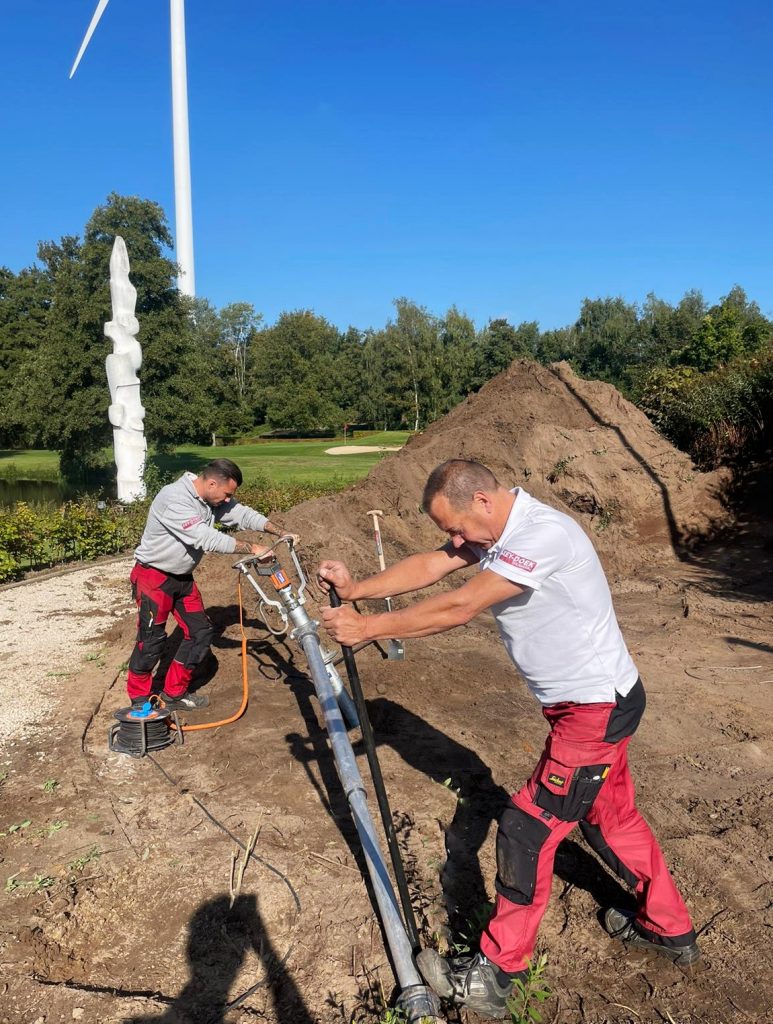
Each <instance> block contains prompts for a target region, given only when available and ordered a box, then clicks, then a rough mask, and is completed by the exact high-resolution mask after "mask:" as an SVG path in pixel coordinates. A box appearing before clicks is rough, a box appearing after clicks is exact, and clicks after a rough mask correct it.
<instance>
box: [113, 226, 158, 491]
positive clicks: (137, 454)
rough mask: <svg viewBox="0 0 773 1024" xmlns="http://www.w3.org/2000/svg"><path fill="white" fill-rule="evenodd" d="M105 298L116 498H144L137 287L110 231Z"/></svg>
mask: <svg viewBox="0 0 773 1024" xmlns="http://www.w3.org/2000/svg"><path fill="white" fill-rule="evenodd" d="M110 299H111V302H112V306H113V319H112V320H110V321H109V322H108V323H106V324H105V335H106V336H107V337H108V338H109V339H110V340H111V341H112V343H113V353H112V355H109V356H108V357H107V359H106V360H105V367H106V369H107V383H108V384H109V386H110V408H109V409H108V411H107V415H108V418H109V420H110V422H111V423H112V425H113V450H114V452H115V465H116V469H117V470H118V474H117V479H118V500H119V501H124V502H127V503H128V502H132V501H137V500H138V499H139V498H144V497H145V484H144V482H143V479H142V477H143V473H144V471H145V456H146V454H147V450H148V446H147V442H146V441H145V432H144V427H143V423H142V421H143V419H144V417H145V409H144V408H143V406H142V402H141V401H140V380H139V377H138V376H137V373H138V372H139V368H140V366H142V349H141V348H140V344H139V342H138V341H137V338H136V335H137V334H138V333H139V329H140V325H139V322H138V320H137V317H136V316H135V315H134V307H135V305H136V303H137V289H136V288H135V287H134V285H133V284H132V283H131V281H130V280H129V256H128V254H127V252H126V243H125V242H124V240H123V239H122V238H121V236H120V235H116V239H115V243H114V244H113V251H112V253H111V255H110Z"/></svg>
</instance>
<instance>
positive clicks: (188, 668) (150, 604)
mask: <svg viewBox="0 0 773 1024" xmlns="http://www.w3.org/2000/svg"><path fill="white" fill-rule="evenodd" d="M129 578H130V579H131V584H132V595H133V597H134V600H135V601H136V602H137V609H138V615H137V642H136V643H135V645H134V650H133V651H132V656H131V658H130V659H129V672H128V677H127V685H126V688H127V690H128V692H129V698H130V700H134V699H136V698H137V697H146V696H149V695H150V690H151V685H152V682H153V669H154V668H155V667H156V665H157V663H158V661H159V658H160V657H161V653H162V651H163V649H164V642H165V640H166V621H167V619H168V618H169V615H170V614H172V615H173V616H174V618H175V619H176V621H177V624H178V625H179V627H180V629H182V632H183V639H182V642H181V643H180V646H179V647H178V649H177V652H176V654H175V658H174V661H173V662H172V664H171V665H170V666H169V670H168V672H167V674H166V679H165V681H164V691H165V692H166V693H167V694H168V695H169V696H170V697H179V696H180V695H181V694H183V693H185V691H186V690H187V689H188V684H189V683H190V681H191V676H192V675H193V670H194V668H195V667H196V665H198V664H199V662H201V661H203V660H204V658H205V657H206V655H207V652H208V651H209V645H210V643H211V642H212V623H211V622H210V621H209V617H208V616H207V613H206V612H205V610H204V603H203V602H202V600H201V594H200V593H199V588H198V587H197V586H196V584H195V583H194V581H193V576H191V575H190V574H186V575H184V576H176V575H174V574H173V573H168V572H162V571H161V570H160V569H154V568H153V566H152V565H143V564H142V563H140V562H137V563H136V564H135V566H134V568H133V569H132V572H131V576H130V577H129Z"/></svg>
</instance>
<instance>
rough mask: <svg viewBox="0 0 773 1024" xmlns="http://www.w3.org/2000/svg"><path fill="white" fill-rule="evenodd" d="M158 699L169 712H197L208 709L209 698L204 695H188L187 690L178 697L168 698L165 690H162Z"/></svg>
mask: <svg viewBox="0 0 773 1024" xmlns="http://www.w3.org/2000/svg"><path fill="white" fill-rule="evenodd" d="M158 699H159V700H160V701H161V703H162V704H163V705H164V707H165V708H169V710H170V711H199V710H201V708H206V707H209V697H207V695H206V694H205V693H190V691H188V690H186V691H185V693H181V694H180V696H179V697H170V696H169V694H168V693H167V692H166V690H162V691H161V693H160V694H159V695H158Z"/></svg>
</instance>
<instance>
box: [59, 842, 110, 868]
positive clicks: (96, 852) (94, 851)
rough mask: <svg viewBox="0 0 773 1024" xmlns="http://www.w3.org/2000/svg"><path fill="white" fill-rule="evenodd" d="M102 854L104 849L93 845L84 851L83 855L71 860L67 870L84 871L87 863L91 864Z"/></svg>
mask: <svg viewBox="0 0 773 1024" xmlns="http://www.w3.org/2000/svg"><path fill="white" fill-rule="evenodd" d="M101 856H102V851H101V850H100V848H99V847H98V846H92V847H91V849H90V850H89V851H88V852H87V853H84V854H83V856H82V857H77V858H76V859H75V860H73V861H70V863H69V864H68V865H67V870H68V871H71V872H73V873H74V872H76V871H83V869H84V868H85V867H86V865H87V864H90V863H91V862H92V861H93V860H99V858H100V857H101Z"/></svg>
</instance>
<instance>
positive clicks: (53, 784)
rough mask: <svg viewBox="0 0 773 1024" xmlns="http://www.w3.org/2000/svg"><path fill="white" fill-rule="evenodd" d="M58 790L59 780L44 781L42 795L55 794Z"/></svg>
mask: <svg viewBox="0 0 773 1024" xmlns="http://www.w3.org/2000/svg"><path fill="white" fill-rule="evenodd" d="M58 788H59V779H46V781H45V782H44V783H43V786H42V789H43V792H44V793H55V792H56V791H57V789H58Z"/></svg>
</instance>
